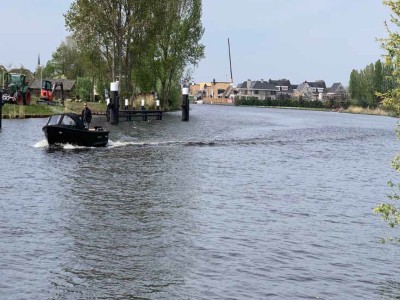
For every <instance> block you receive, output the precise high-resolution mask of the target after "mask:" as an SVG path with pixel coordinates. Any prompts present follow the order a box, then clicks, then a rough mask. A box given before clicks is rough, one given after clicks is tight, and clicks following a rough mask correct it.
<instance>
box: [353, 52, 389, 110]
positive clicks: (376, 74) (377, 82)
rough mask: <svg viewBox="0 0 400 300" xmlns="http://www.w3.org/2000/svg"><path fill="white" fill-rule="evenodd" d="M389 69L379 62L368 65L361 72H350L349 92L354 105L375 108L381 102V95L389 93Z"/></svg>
mask: <svg viewBox="0 0 400 300" xmlns="http://www.w3.org/2000/svg"><path fill="white" fill-rule="evenodd" d="M390 76H391V68H390V67H388V66H385V65H383V64H382V62H381V61H380V60H378V61H376V62H375V64H369V65H368V66H366V67H365V68H364V69H363V70H359V71H357V70H352V71H351V74H350V82H349V92H350V95H351V98H352V99H353V100H355V101H353V102H354V104H355V105H358V106H362V107H364V108H366V107H371V108H376V107H377V106H378V105H379V102H380V101H381V95H382V93H385V92H387V91H389V90H390V89H391V87H392V85H391V84H390V81H391V79H390Z"/></svg>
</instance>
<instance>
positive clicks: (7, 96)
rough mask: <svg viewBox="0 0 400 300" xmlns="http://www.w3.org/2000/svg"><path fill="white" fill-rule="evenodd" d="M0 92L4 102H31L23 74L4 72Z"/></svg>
mask: <svg viewBox="0 0 400 300" xmlns="http://www.w3.org/2000/svg"><path fill="white" fill-rule="evenodd" d="M1 92H2V100H3V102H4V103H14V104H17V105H29V104H31V91H30V89H29V86H28V84H27V82H26V76H25V75H24V74H16V73H5V74H4V77H3V87H2V88H1Z"/></svg>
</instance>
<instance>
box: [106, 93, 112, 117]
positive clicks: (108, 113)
mask: <svg viewBox="0 0 400 300" xmlns="http://www.w3.org/2000/svg"><path fill="white" fill-rule="evenodd" d="M106 104H107V109H106V118H107V122H110V121H111V117H110V111H111V102H110V98H106Z"/></svg>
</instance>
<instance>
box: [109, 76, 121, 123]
mask: <svg viewBox="0 0 400 300" xmlns="http://www.w3.org/2000/svg"><path fill="white" fill-rule="evenodd" d="M118 83H119V82H118V81H115V82H111V84H110V96H111V105H110V117H111V118H110V121H111V124H118V121H119V97H118Z"/></svg>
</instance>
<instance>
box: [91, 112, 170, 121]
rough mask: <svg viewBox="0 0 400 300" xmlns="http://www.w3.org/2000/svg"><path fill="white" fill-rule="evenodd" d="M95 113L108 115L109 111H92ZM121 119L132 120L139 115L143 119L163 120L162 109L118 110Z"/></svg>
mask: <svg viewBox="0 0 400 300" xmlns="http://www.w3.org/2000/svg"><path fill="white" fill-rule="evenodd" d="M92 114H93V115H103V116H107V114H108V112H107V111H106V112H92ZM118 114H119V119H120V120H121V119H122V118H126V121H132V119H133V118H136V117H139V118H142V120H143V121H147V120H148V119H149V118H150V117H155V119H156V120H162V115H163V112H162V110H120V111H118Z"/></svg>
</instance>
